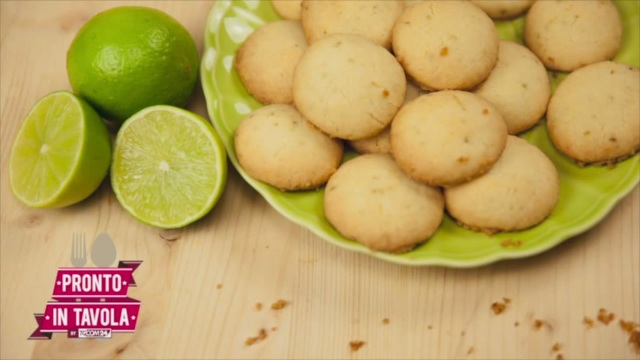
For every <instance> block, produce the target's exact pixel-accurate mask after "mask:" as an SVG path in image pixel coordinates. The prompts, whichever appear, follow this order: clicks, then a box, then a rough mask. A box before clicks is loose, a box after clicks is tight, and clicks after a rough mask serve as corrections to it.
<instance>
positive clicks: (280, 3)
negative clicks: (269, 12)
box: [271, 0, 302, 20]
mask: <svg viewBox="0 0 640 360" xmlns="http://www.w3.org/2000/svg"><path fill="white" fill-rule="evenodd" d="M271 4H272V5H273V8H274V9H275V10H276V12H277V13H278V15H280V16H282V17H283V18H285V19H288V20H300V12H301V10H302V7H301V4H302V0H271Z"/></svg>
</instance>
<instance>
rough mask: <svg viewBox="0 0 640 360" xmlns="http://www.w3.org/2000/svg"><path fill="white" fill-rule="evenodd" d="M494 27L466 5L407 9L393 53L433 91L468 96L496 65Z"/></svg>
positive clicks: (429, 3) (421, 5) (396, 30)
mask: <svg viewBox="0 0 640 360" xmlns="http://www.w3.org/2000/svg"><path fill="white" fill-rule="evenodd" d="M498 41H499V39H498V33H497V31H496V27H495V25H494V23H493V21H492V20H491V18H489V16H488V15H487V14H485V13H484V12H483V11H482V10H480V8H478V7H477V6H475V5H473V4H471V3H469V2H468V1H424V2H422V3H419V4H416V5H413V6H410V7H407V8H406V9H405V11H404V12H403V13H402V15H400V17H399V18H398V20H397V22H396V25H395V27H394V29H393V50H394V52H395V55H396V57H397V58H398V61H400V63H401V64H402V66H403V67H404V69H405V70H406V71H407V73H408V74H409V75H410V76H411V77H412V78H413V79H414V80H415V81H416V82H417V83H418V85H420V87H422V88H423V89H430V90H455V89H458V90H469V89H471V88H473V87H474V86H476V85H478V84H479V83H480V82H482V81H483V80H484V79H486V78H487V76H489V73H490V72H491V70H492V69H493V67H494V66H495V64H496V61H497V60H498Z"/></svg>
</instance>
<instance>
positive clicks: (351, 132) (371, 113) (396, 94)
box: [293, 34, 407, 140]
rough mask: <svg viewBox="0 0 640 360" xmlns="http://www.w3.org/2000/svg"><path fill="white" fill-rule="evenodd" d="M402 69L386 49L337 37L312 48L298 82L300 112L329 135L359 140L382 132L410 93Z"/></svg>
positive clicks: (353, 38) (302, 62)
mask: <svg viewBox="0 0 640 360" xmlns="http://www.w3.org/2000/svg"><path fill="white" fill-rule="evenodd" d="M406 84H407V81H406V77H405V74H404V71H403V70H402V66H400V64H399V63H398V62H397V61H396V59H395V58H394V57H393V55H391V54H390V53H389V52H388V51H387V50H386V49H385V48H383V47H382V46H379V45H376V44H374V43H373V42H372V41H370V40H368V39H365V38H363V37H361V36H358V35H348V34H335V35H329V36H326V37H324V38H322V39H320V40H318V41H316V42H315V43H313V44H311V45H309V47H308V48H307V50H306V51H305V52H304V54H303V55H302V57H301V58H300V60H299V62H298V65H297V67H296V69H295V74H294V79H293V99H294V102H295V105H296V107H297V108H298V109H299V110H300V112H301V113H302V114H303V115H304V116H305V118H307V119H308V120H309V121H311V122H312V123H313V124H314V125H316V126H317V127H318V128H320V130H322V131H324V132H325V133H327V134H329V135H331V136H333V137H337V138H342V139H346V140H357V139H363V138H366V137H370V136H374V135H376V134H378V133H379V132H381V131H382V130H383V129H384V128H385V127H386V126H387V125H389V123H390V122H391V120H392V119H393V116H394V115H395V114H396V112H397V111H398V109H399V108H400V106H401V105H402V102H403V101H404V96H405V92H406V86H407V85H406Z"/></svg>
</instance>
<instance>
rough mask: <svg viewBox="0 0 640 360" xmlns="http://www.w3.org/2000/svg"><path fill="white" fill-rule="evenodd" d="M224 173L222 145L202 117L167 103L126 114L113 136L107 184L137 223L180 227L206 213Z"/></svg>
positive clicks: (162, 226)
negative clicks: (130, 114)
mask: <svg viewBox="0 0 640 360" xmlns="http://www.w3.org/2000/svg"><path fill="white" fill-rule="evenodd" d="M226 178H227V162H226V152H225V150H224V147H223V145H222V143H221V141H220V139H219V138H218V135H217V134H216V133H215V130H214V129H213V126H212V125H211V124H210V123H209V122H208V121H207V120H205V119H203V118H202V117H200V116H198V115H196V114H194V113H191V112H189V111H186V110H182V109H179V108H176V107H174V106H168V105H157V106H152V107H148V108H146V109H144V110H141V111H140V112H138V113H136V114H134V115H133V116H132V117H130V118H129V119H127V120H126V121H125V122H124V123H123V125H122V127H121V128H120V130H119V131H118V134H117V136H116V142H115V149H114V155H113V163H112V165H111V184H112V187H113V190H114V192H115V194H116V197H117V199H118V201H119V202H120V204H121V205H122V207H124V208H125V210H127V212H129V213H130V214H131V215H132V216H133V217H135V218H136V219H138V220H140V221H141V222H143V223H145V224H148V225H152V226H155V227H160V228H179V227H183V226H185V225H188V224H190V223H192V222H194V221H196V220H198V219H200V218H202V217H203V216H205V215H206V214H207V213H209V211H210V210H211V209H212V208H213V206H214V205H215V204H216V202H217V201H218V199H219V198H220V195H221V194H222V191H223V190H224V186H225V183H226Z"/></svg>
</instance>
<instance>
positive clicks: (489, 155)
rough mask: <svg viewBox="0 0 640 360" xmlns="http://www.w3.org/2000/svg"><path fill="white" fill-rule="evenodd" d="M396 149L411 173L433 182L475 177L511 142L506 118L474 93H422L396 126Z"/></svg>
mask: <svg viewBox="0 0 640 360" xmlns="http://www.w3.org/2000/svg"><path fill="white" fill-rule="evenodd" d="M390 139H391V153H392V154H393V156H394V158H395V159H396V162H398V165H399V166H400V167H401V168H402V169H403V170H404V171H406V172H407V173H408V174H409V175H410V176H411V177H413V178H414V179H416V180H418V181H422V182H425V183H427V184H430V185H437V186H450V185H455V184H459V183H462V182H465V181H469V180H471V179H473V178H476V177H478V176H480V175H482V174H483V173H485V172H486V171H488V170H489V169H490V168H491V166H492V165H493V164H494V163H495V162H496V161H497V160H498V158H499V157H500V154H501V153H502V151H503V150H504V146H505V144H506V141H507V126H506V125H505V123H504V121H503V120H502V116H501V115H500V113H499V112H498V110H496V109H495V108H494V107H493V105H491V104H490V103H489V102H487V101H486V100H484V99H482V98H481V97H480V96H478V95H475V94H473V93H469V92H464V91H458V90H449V91H439V92H434V93H430V94H426V95H422V96H420V97H419V98H417V99H416V100H414V101H412V102H410V103H409V104H407V105H405V106H403V107H402V109H400V111H398V114H397V115H396V117H395V118H394V119H393V122H392V124H391V137H390Z"/></svg>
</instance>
